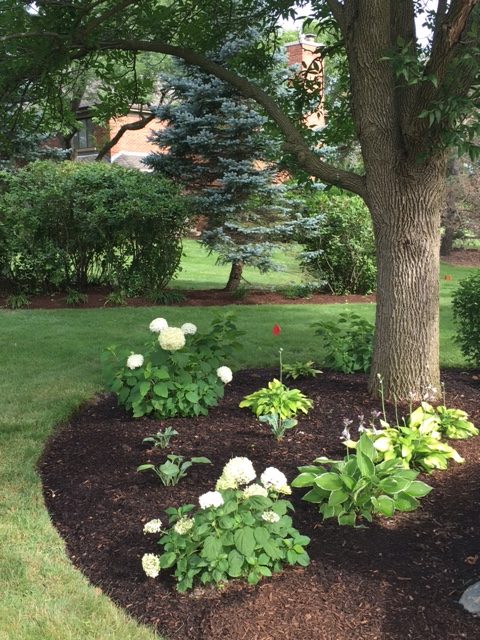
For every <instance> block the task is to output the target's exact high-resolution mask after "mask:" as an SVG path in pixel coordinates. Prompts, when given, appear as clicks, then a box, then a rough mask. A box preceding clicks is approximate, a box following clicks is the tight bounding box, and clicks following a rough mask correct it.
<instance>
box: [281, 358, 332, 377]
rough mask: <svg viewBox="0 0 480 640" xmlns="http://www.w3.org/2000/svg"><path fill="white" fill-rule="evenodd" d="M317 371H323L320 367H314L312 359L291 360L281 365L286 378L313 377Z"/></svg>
mask: <svg viewBox="0 0 480 640" xmlns="http://www.w3.org/2000/svg"><path fill="white" fill-rule="evenodd" d="M317 373H323V371H320V369H315V365H314V362H313V360H309V361H308V362H292V364H284V365H283V374H284V376H285V377H286V378H291V379H292V380H296V379H297V378H315V377H316V375H317Z"/></svg>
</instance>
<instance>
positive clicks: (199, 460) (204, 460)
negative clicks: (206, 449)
mask: <svg viewBox="0 0 480 640" xmlns="http://www.w3.org/2000/svg"><path fill="white" fill-rule="evenodd" d="M191 461H192V462H193V463H194V464H212V461H211V460H209V459H208V458H205V457H204V456H200V457H198V458H192V459H191Z"/></svg>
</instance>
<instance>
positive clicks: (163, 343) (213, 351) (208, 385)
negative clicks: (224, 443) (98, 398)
mask: <svg viewBox="0 0 480 640" xmlns="http://www.w3.org/2000/svg"><path fill="white" fill-rule="evenodd" d="M149 329H150V332H151V334H152V338H151V339H150V342H149V343H147V344H146V345H145V348H144V349H143V352H142V353H133V352H130V353H129V352H128V351H126V350H119V351H117V348H116V347H110V348H109V349H107V350H106V352H105V353H104V356H103V361H104V369H105V376H106V380H107V385H108V388H109V389H110V390H111V391H113V392H114V393H115V394H116V395H117V398H118V401H119V403H120V404H121V405H123V406H124V407H125V408H126V409H128V410H129V411H132V413H133V416H134V417H135V418H138V417H141V416H144V415H149V414H152V415H155V416H156V417H158V418H170V417H174V416H198V415H207V413H208V410H209V408H210V407H212V406H214V405H216V404H217V402H218V400H219V398H221V397H222V396H223V392H224V385H225V384H227V383H228V382H230V381H231V380H232V371H231V369H230V368H229V367H228V366H226V364H225V362H226V361H227V359H228V358H229V357H231V356H232V353H233V351H234V350H235V348H236V347H238V346H239V345H238V338H239V336H240V335H241V333H240V332H239V331H238V330H237V328H236V325H235V322H234V320H233V317H232V315H231V314H227V315H225V316H223V317H217V318H215V319H214V320H213V321H212V322H211V326H210V330H209V331H208V332H207V333H200V332H199V331H197V327H196V326H195V325H194V324H193V323H191V322H185V323H184V324H183V325H182V326H181V327H172V326H169V325H168V322H167V320H165V318H155V319H154V320H152V322H151V323H150V325H149Z"/></svg>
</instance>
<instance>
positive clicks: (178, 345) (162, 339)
mask: <svg viewBox="0 0 480 640" xmlns="http://www.w3.org/2000/svg"><path fill="white" fill-rule="evenodd" d="M158 344H159V345H160V346H161V347H162V349H164V350H165V351H178V350H179V349H182V348H183V347H184V346H185V334H184V333H183V331H182V330H181V329H179V328H178V327H167V328H166V329H163V331H161V332H160V333H159V335H158Z"/></svg>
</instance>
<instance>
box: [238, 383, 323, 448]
mask: <svg viewBox="0 0 480 640" xmlns="http://www.w3.org/2000/svg"><path fill="white" fill-rule="evenodd" d="M312 406H313V402H312V401H311V400H310V399H309V398H307V397H306V396H305V395H304V394H303V393H302V392H301V391H300V389H289V388H288V387H286V386H285V385H284V384H283V383H282V382H280V380H277V379H276V378H274V379H273V380H272V381H271V382H269V383H268V387H267V388H263V389H259V390H258V391H255V392H254V393H251V394H249V395H248V396H245V398H244V399H243V400H242V401H241V402H240V404H239V407H241V408H248V409H251V410H252V412H253V413H254V414H255V415H256V416H257V418H259V420H260V422H265V423H267V424H268V425H269V426H270V428H271V430H272V433H273V435H274V436H275V438H277V440H280V439H281V438H282V437H283V436H284V434H285V431H286V430H287V429H293V428H294V427H295V426H296V425H297V424H298V420H296V418H295V416H296V415H297V413H298V412H299V411H302V412H303V413H305V414H307V413H308V411H309V409H311V408H312Z"/></svg>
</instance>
